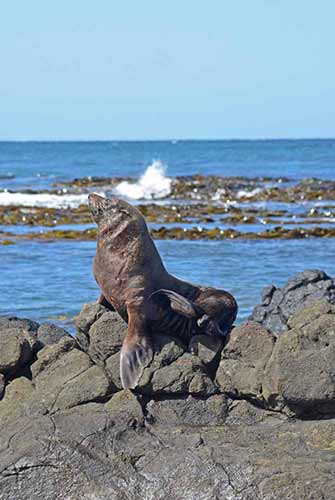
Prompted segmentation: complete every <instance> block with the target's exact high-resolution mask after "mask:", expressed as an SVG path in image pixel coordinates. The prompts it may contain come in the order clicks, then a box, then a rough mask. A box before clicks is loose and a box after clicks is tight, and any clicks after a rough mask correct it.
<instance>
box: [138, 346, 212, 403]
mask: <svg viewBox="0 0 335 500" xmlns="http://www.w3.org/2000/svg"><path fill="white" fill-rule="evenodd" d="M155 361H156V359H155V358H154V361H153V363H152V364H151V365H150V366H149V367H148V368H146V369H145V370H144V373H143V375H142V377H141V379H140V381H139V384H138V390H140V391H141V392H144V393H145V394H176V395H177V394H179V395H180V394H184V395H186V394H194V395H198V396H210V395H212V394H215V393H216V392H217V388H216V387H215V385H214V383H213V381H212V380H211V379H210V377H209V376H208V374H207V372H206V369H205V367H204V365H203V364H202V363H201V361H200V360H199V359H198V358H197V357H196V356H194V355H192V354H189V353H184V354H183V355H182V356H180V357H178V359H176V360H175V361H173V362H172V363H171V364H168V365H165V366H162V367H161V368H158V369H157V367H156V365H155Z"/></svg>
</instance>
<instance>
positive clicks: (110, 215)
mask: <svg viewBox="0 0 335 500" xmlns="http://www.w3.org/2000/svg"><path fill="white" fill-rule="evenodd" d="M88 203H89V209H90V212H91V214H92V217H93V219H94V221H95V222H96V223H97V224H98V227H99V231H100V234H101V232H102V233H103V234H109V235H111V234H112V233H113V232H114V233H115V232H118V231H119V230H120V229H121V228H122V229H123V230H124V229H126V228H127V227H129V228H130V227H132V229H135V227H134V226H135V225H136V226H137V229H138V230H140V229H142V230H143V229H144V228H146V224H145V220H144V217H143V216H142V214H141V213H140V212H139V211H138V210H137V209H136V208H135V207H133V206H132V205H130V204H129V203H127V202H126V201H124V200H121V199H120V198H116V197H113V198H104V197H103V196H100V195H99V194H97V193H92V194H90V195H89V196H88Z"/></svg>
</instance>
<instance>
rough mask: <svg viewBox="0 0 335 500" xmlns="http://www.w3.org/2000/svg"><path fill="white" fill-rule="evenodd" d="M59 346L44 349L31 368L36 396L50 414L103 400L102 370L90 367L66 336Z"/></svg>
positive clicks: (106, 382)
mask: <svg viewBox="0 0 335 500" xmlns="http://www.w3.org/2000/svg"><path fill="white" fill-rule="evenodd" d="M71 340H72V339H71ZM59 344H60V345H59ZM59 344H55V345H53V346H49V347H46V348H44V349H43V350H42V351H41V353H40V355H39V358H38V360H37V361H36V362H35V363H34V364H33V365H32V374H33V382H34V384H35V387H36V391H37V393H38V397H39V398H40V399H41V401H43V403H44V404H45V406H46V407H47V408H48V411H49V412H50V413H54V412H56V411H58V410H61V409H67V408H71V407H73V406H77V405H79V404H83V403H86V402H90V401H101V400H102V399H104V398H105V397H106V396H107V395H108V394H109V392H110V390H111V388H110V383H109V380H108V378H107V376H106V374H105V372H104V370H103V369H102V368H101V367H99V366H94V365H93V364H92V361H91V360H90V358H89V356H88V355H87V354H86V353H84V352H82V351H79V350H78V349H76V348H75V347H74V346H73V344H72V343H70V341H69V339H68V338H67V337H64V338H63V339H61V341H60V342H59ZM69 344H70V345H69ZM62 347H63V348H62Z"/></svg>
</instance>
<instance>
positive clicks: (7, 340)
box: [0, 328, 35, 377]
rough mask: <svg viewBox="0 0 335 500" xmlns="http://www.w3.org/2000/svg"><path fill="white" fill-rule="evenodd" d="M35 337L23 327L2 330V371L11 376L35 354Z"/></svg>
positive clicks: (0, 362) (0, 335)
mask: <svg viewBox="0 0 335 500" xmlns="http://www.w3.org/2000/svg"><path fill="white" fill-rule="evenodd" d="M34 345H35V338H34V337H32V336H31V335H30V333H29V332H27V331H26V330H24V329H22V328H8V329H3V330H0V372H1V373H4V374H6V375H8V376H10V377H12V376H14V374H15V373H16V372H18V371H19V370H20V369H21V368H22V367H24V366H25V365H26V364H27V363H28V362H29V361H30V360H31V359H32V356H33V346H34Z"/></svg>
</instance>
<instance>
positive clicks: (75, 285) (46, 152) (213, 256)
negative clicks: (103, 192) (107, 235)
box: [0, 139, 335, 323]
mask: <svg viewBox="0 0 335 500" xmlns="http://www.w3.org/2000/svg"><path fill="white" fill-rule="evenodd" d="M154 159H159V160H160V161H162V162H163V163H164V164H165V165H166V166H167V175H168V176H171V177H173V176H177V175H190V174H193V173H202V174H204V175H208V174H216V175H225V176H248V177H256V176H271V177H282V176H285V177H289V178H290V179H292V180H298V179H302V178H306V177H318V178H323V179H335V140H331V139H329V140H278V141H275V140H273V141H161V142H154V141H152V142H150V141H149V142H115V141H111V142H11V143H9V142H8V143H6V142H0V190H3V189H8V190H13V191H18V192H20V191H22V190H24V189H42V190H45V189H50V188H51V187H52V183H53V182H56V181H65V180H71V179H73V178H76V177H83V176H87V175H91V176H109V177H110V176H133V177H139V176H140V175H141V174H143V172H144V171H145V170H146V168H147V167H148V165H150V164H151V163H152V161H153V160H154ZM333 204H335V203H334V202H333ZM2 229H3V228H2ZM8 229H12V230H13V231H14V232H19V230H20V228H17V227H16V228H6V230H8ZM21 229H24V228H21ZM157 245H158V248H159V251H160V252H161V254H162V256H163V260H164V262H165V264H166V267H167V268H168V269H169V271H171V272H172V273H174V274H176V275H178V276H179V277H181V278H184V279H187V280H190V281H193V282H198V283H202V284H208V285H213V286H217V287H221V288H225V289H227V290H230V291H231V292H232V293H234V295H235V296H236V298H237V301H238V303H239V307H240V313H239V321H242V320H243V319H245V318H246V317H247V316H248V315H249V314H250V312H251V310H252V308H253V306H254V305H255V304H256V303H257V302H259V298H260V292H261V289H262V288H263V286H265V285H267V284H270V283H275V284H276V285H282V284H283V283H285V281H286V280H287V279H288V278H289V277H290V276H292V274H294V273H296V272H299V271H302V270H303V269H305V268H321V269H323V270H325V271H326V272H327V273H328V274H330V275H334V274H335V258H334V245H335V242H334V240H333V239H306V240H272V241H264V240H263V241H262V240H258V241H241V240H234V241H218V242H208V241H196V242H194V241H157ZM94 253H95V243H94V242H70V241H56V242H51V243H46V242H44V243H41V242H37V241H19V242H18V243H16V244H15V245H10V246H2V245H0V262H1V264H0V269H1V293H0V314H10V313H13V314H16V315H18V316H24V317H30V318H32V319H36V320H38V321H46V320H51V321H53V320H55V321H56V322H59V321H60V320H59V318H60V317H64V318H63V320H65V323H66V321H67V320H69V321H70V320H71V318H73V316H75V315H76V314H77V313H78V312H79V310H80V308H81V305H82V304H83V303H84V302H89V301H93V300H95V299H96V297H97V296H98V289H97V286H96V284H95V282H94V279H93V276H92V260H93V256H94Z"/></svg>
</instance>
